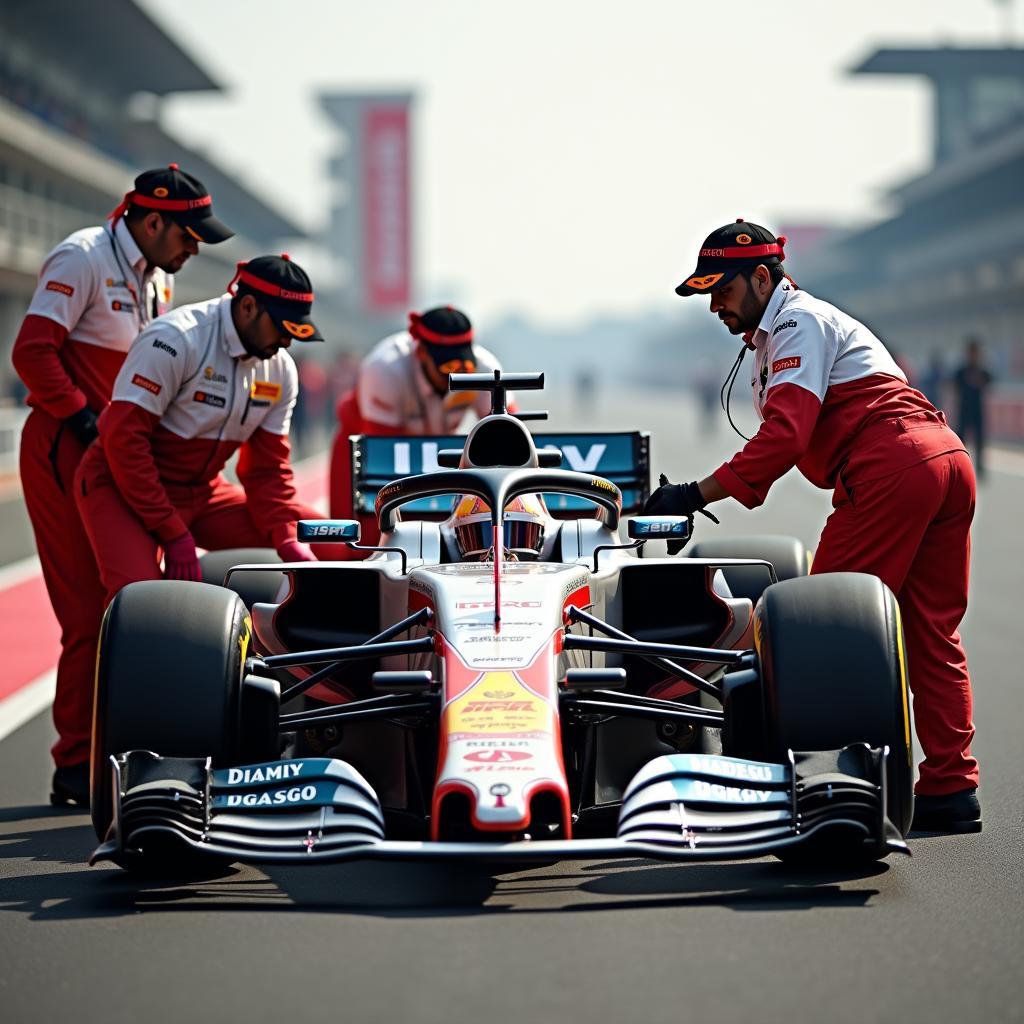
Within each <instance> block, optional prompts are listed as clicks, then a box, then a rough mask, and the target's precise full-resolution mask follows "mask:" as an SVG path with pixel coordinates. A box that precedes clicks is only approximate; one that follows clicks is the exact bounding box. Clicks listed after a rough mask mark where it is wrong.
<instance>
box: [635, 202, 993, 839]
mask: <svg viewBox="0 0 1024 1024" xmlns="http://www.w3.org/2000/svg"><path fill="white" fill-rule="evenodd" d="M784 244H785V238H778V239H776V238H775V236H774V235H772V234H771V232H769V231H768V230H766V229H765V228H763V227H760V226H759V225H757V224H750V223H746V222H744V221H742V220H738V221H737V222H736V223H735V224H728V225H726V226H725V227H723V228H719V229H718V230H717V231H715V232H713V233H712V234H711V235H710V236H709V237H708V238H707V240H706V241H705V242H704V244H703V245H702V246H701V249H700V254H699V256H698V259H697V266H696V269H695V270H694V271H693V273H692V274H691V275H690V276H689V277H688V278H687V279H686V281H684V282H683V284H681V285H680V286H679V287H678V288H677V289H676V292H677V293H678V294H680V295H696V294H704V295H710V297H711V312H712V313H715V314H717V315H718V317H719V319H721V321H722V322H723V323H724V324H725V326H726V328H727V329H728V330H729V332H730V333H731V334H734V335H743V337H744V341H745V342H746V346H747V348H748V349H750V350H752V351H753V359H754V368H753V372H752V373H751V382H750V383H751V388H752V391H753V398H754V407H755V409H756V411H757V413H758V415H759V416H760V418H761V420H762V423H761V426H760V428H759V429H758V431H757V433H756V434H755V435H754V437H753V438H752V439H751V440H750V441H749V442H748V444H747V445H746V446H745V447H744V448H743V450H742V451H740V452H739V453H738V454H737V455H735V456H733V458H731V459H730V460H729V461H728V462H726V463H725V464H724V465H722V466H719V468H718V469H716V470H715V471H714V473H712V475H711V476H709V477H707V478H705V479H703V480H700V481H694V482H692V483H688V484H668V485H665V486H662V487H660V488H659V489H658V490H657V491H655V492H654V494H653V495H651V497H650V499H649V500H648V503H647V506H646V508H645V511H648V512H652V513H660V514H665V515H668V514H675V515H689V514H692V513H693V512H695V511H697V510H699V509H702V508H704V506H705V505H708V504H710V503H711V502H713V501H719V500H721V499H722V498H728V497H732V498H735V499H736V500H737V501H739V502H740V503H741V504H743V505H745V506H746V507H747V508H756V507H757V506H758V505H760V504H762V503H763V502H764V500H765V498H766V496H767V494H768V489H769V488H770V487H771V485H772V484H773V483H774V482H775V481H776V480H778V479H779V478H780V477H781V476H783V475H784V474H785V473H786V472H788V471H789V470H790V469H792V468H793V467H794V466H796V467H797V468H798V469H799V470H800V471H801V472H802V473H803V474H804V476H806V477H807V479H808V480H810V481H811V482H812V483H814V484H816V485H817V486H819V487H824V488H829V489H833V488H834V494H833V499H832V504H833V508H834V511H833V512H832V514H831V515H830V516H829V518H828V521H827V522H826V524H825V528H824V530H823V531H822V534H821V538H820V540H819V542H818V548H817V552H816V554H815V558H814V564H813V569H812V571H813V572H815V573H822V572H864V573H871V574H873V575H875V576H878V577H879V578H880V579H881V580H882V581H883V582H884V583H885V584H886V585H887V586H888V587H889V588H890V589H891V590H892V592H893V593H894V594H895V595H896V597H897V599H898V600H899V604H900V609H901V612H902V618H903V627H904V632H905V636H906V642H907V654H908V658H909V669H910V680H909V682H910V685H911V689H912V690H913V693H914V719H915V724H916V727H917V735H918V738H919V740H920V741H921V746H922V748H923V750H924V755H925V756H924V761H923V762H922V764H921V766H920V776H919V779H918V782H917V786H916V794H917V799H916V807H915V814H914V828H916V829H927V830H933V831H949V832H976V831H980V829H981V807H980V804H979V802H978V796H977V787H978V762H977V761H976V760H975V759H974V757H972V756H971V750H970V747H971V740H972V738H973V736H974V725H973V722H972V697H971V679H970V675H969V673H968V670H967V656H966V654H965V653H964V649H963V646H962V645H961V642H960V633H959V626H960V621H961V619H962V618H963V615H964V612H965V611H966V608H967V587H968V574H969V561H970V527H971V520H972V519H973V517H974V503H975V478H974V470H973V468H972V466H971V461H970V459H969V457H968V455H967V453H966V451H965V450H964V445H963V442H962V441H961V440H960V438H959V437H957V435H956V434H955V433H954V432H953V431H952V430H951V429H950V428H949V427H948V426H947V425H946V421H945V417H944V416H943V415H942V413H940V412H937V411H936V410H935V408H934V407H933V406H932V405H931V403H930V402H929V401H928V400H927V399H926V398H925V397H924V395H922V394H921V393H920V392H918V391H915V390H914V389H913V388H911V387H910V386H909V384H908V383H907V381H906V378H905V376H904V374H903V372H902V371H901V370H900V368H899V367H898V366H897V365H896V363H895V361H894V360H893V358H892V356H891V355H890V354H889V353H888V352H887V351H886V349H885V347H884V346H883V345H882V343H881V342H880V341H879V340H878V338H876V337H875V336H874V335H873V334H872V333H871V331H869V330H868V328H866V327H865V326H864V325H863V324H861V323H858V322H857V321H856V320H854V319H853V318H852V317H850V316H847V315H846V314H845V313H843V312H842V311H841V310H839V309H837V308H836V307H835V306H831V305H829V304H828V303H827V302H822V301H821V300H820V299H816V298H814V297H813V296H812V295H809V294H808V293H807V292H806V291H803V290H801V289H799V288H798V287H797V285H796V284H795V283H794V282H793V281H792V279H791V278H789V277H788V276H787V275H786V274H785V273H784V272H783V269H782V261H783V259H784V258H785V254H784V251H783V246H784ZM745 351H746V349H743V350H741V354H742V353H744V352H745ZM739 362H740V360H739V359H738V360H737V364H736V370H737V371H738V368H739Z"/></svg>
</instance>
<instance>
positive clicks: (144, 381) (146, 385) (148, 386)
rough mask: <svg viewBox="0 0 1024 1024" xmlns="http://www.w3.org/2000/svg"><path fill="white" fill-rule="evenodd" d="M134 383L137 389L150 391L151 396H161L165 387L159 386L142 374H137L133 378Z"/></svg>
mask: <svg viewBox="0 0 1024 1024" xmlns="http://www.w3.org/2000/svg"><path fill="white" fill-rule="evenodd" d="M132 383H133V384H134V385H135V386H136V387H138V388H142V389H143V390H144V391H148V392H149V393H150V394H151V395H159V394H160V392H161V391H163V385H161V384H157V382H156V381H155V380H150V379H149V378H148V377H143V376H142V374H141V373H137V374H135V376H134V377H132Z"/></svg>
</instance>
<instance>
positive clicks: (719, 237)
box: [676, 217, 786, 295]
mask: <svg viewBox="0 0 1024 1024" xmlns="http://www.w3.org/2000/svg"><path fill="white" fill-rule="evenodd" d="M785 244H786V236H785V235H780V236H779V237H778V238H776V237H775V236H774V235H773V234H772V233H771V232H770V231H769V230H768V229H767V228H763V227H761V225H760V224H752V223H750V222H749V221H745V220H744V219H743V218H742V217H737V218H736V222H735V223H734V224H726V225H725V227H721V228H718V229H717V230H716V231H712V232H711V234H710V235H708V237H707V238H705V239H704V242H703V244H702V245H701V247H700V253H699V254H698V256H697V266H696V268H695V269H694V271H693V273H692V274H690V276H689V277H688V278H687V279H686V280H685V281H684V282H683V283H682V284H681V285H679V287H678V288H676V295H706V294H707V293H708V292H710V291H713V290H714V289H715V288H721V287H722V286H723V285H726V284H728V283H729V282H730V281H731V280H732V279H733V278H734V277H735V276H736V275H737V274H738V273H740V271H743V270H753V268H754V267H756V266H757V265H758V264H759V263H763V264H765V266H769V267H770V266H772V265H773V264H775V263H781V262H782V261H783V260H784V259H785V258H786V254H785V252H783V247H784V246H785Z"/></svg>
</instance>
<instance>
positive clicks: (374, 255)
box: [363, 104, 412, 312]
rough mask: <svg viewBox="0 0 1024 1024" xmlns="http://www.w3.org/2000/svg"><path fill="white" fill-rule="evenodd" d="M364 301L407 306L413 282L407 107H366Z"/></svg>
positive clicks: (383, 308) (374, 306)
mask: <svg viewBox="0 0 1024 1024" xmlns="http://www.w3.org/2000/svg"><path fill="white" fill-rule="evenodd" d="M363 181H364V187H365V193H364V194H365V203H366V205H365V218H366V222H365V235H364V246H365V252H364V262H363V268H364V270H363V272H364V275H365V305H366V309H368V310H370V311H371V312H389V311H391V310H394V309H395V308H396V307H400V308H401V309H403V310H405V309H408V308H409V307H410V305H411V302H412V287H411V283H410V277H411V273H410V266H411V257H410V235H411V231H410V224H409V221H410V200H409V110H408V107H407V106H405V105H404V104H403V105H401V106H397V105H394V104H387V105H380V104H376V105H373V106H368V107H367V108H366V110H365V112H364V114H363Z"/></svg>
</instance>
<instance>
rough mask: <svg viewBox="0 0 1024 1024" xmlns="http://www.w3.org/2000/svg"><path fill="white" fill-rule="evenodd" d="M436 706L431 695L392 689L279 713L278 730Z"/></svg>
mask: <svg viewBox="0 0 1024 1024" xmlns="http://www.w3.org/2000/svg"><path fill="white" fill-rule="evenodd" d="M437 707H438V701H437V697H436V696H435V695H430V696H423V695H420V694H417V695H412V694H405V693H393V694H388V695H386V696H384V697H370V698H369V699H368V700H357V701H352V702H351V703H349V704H343V705H341V706H340V707H333V708H318V709H317V710H315V711H298V712H295V713H294V714H290V715H282V716H281V719H280V723H281V724H280V728H281V730H282V731H287V730H290V729H298V728H302V727H308V726H311V725H324V724H326V723H328V722H345V721H352V720H353V719H366V718H400V717H405V716H407V715H421V714H430V713H432V712H436V711H437Z"/></svg>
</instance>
